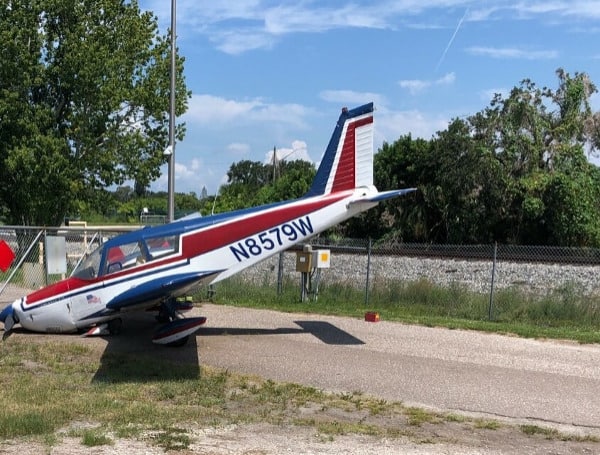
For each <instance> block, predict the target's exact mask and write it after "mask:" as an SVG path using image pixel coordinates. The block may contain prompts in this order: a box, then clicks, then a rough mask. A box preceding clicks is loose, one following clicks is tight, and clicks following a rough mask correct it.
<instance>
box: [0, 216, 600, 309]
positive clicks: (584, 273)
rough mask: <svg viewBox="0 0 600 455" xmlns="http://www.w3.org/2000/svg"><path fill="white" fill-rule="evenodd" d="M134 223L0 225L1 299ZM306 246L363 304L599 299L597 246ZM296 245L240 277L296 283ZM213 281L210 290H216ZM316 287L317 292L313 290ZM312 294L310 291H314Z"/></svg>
mask: <svg viewBox="0 0 600 455" xmlns="http://www.w3.org/2000/svg"><path fill="white" fill-rule="evenodd" d="M138 227H139V226H131V227H128V226H125V227H123V226H116V227H102V228H98V227H88V226H86V225H85V224H84V223H82V224H81V225H78V226H73V223H71V225H70V226H68V227H60V228H39V227H22V226H19V227H15V226H0V240H4V241H6V242H7V243H8V245H9V246H10V247H11V249H12V250H13V251H14V252H15V254H16V258H15V260H14V261H13V263H12V265H11V267H10V269H9V270H7V271H6V272H0V303H3V302H8V301H12V299H13V296H12V295H11V293H10V290H11V289H12V288H16V289H17V296H20V295H22V293H23V289H25V290H34V289H38V288H40V287H42V286H45V285H47V284H51V283H53V282H55V281H58V280H59V279H61V278H63V277H65V276H68V275H69V274H70V273H71V272H72V270H73V269H74V268H75V267H76V265H77V264H78V262H79V261H80V260H81V259H82V258H83V257H84V255H85V254H86V252H87V251H90V250H91V249H93V248H94V247H95V246H96V245H98V244H99V243H101V242H103V241H105V240H106V239H108V238H111V237H113V236H115V235H117V234H120V233H123V232H126V231H129V230H132V229H135V228H138ZM55 238H62V239H64V244H65V245H66V256H67V257H66V259H67V261H66V264H67V266H66V269H65V270H64V271H59V273H56V271H55V270H51V269H49V267H48V260H47V253H51V251H49V249H51V248H52V242H51V241H49V240H52V239H55ZM310 244H311V246H312V248H313V250H319V249H325V250H329V251H330V267H329V268H326V269H322V270H320V276H319V285H320V286H321V288H323V287H326V286H331V285H336V286H339V285H342V286H344V287H352V288H354V289H358V290H361V291H364V295H365V303H366V304H367V305H368V304H369V298H370V296H371V295H372V293H373V292H374V291H376V290H381V289H385V288H387V287H391V286H398V285H400V286H402V285H408V284H410V283H419V282H426V283H431V284H432V285H435V286H440V287H444V288H454V289H464V290H467V291H469V292H473V293H477V294H480V295H489V308H490V318H491V317H492V308H493V305H494V298H495V296H496V295H497V293H499V292H504V291H508V292H518V293H520V294H525V295H532V296H547V295H549V294H559V295H563V296H566V297H565V298H567V297H568V296H573V295H575V296H577V297H579V298H585V297H594V298H595V297H600V280H599V279H598V278H599V274H600V249H596V248H565V247H548V246H516V245H427V244H409V243H389V244H381V245H380V244H375V243H373V242H371V241H370V240H368V239H358V240H357V239H342V240H333V239H327V238H322V237H317V238H314V239H312V241H311V242H310ZM301 249H302V245H298V246H297V248H296V249H291V250H288V251H286V252H284V253H282V254H280V255H277V256H274V257H272V258H270V259H267V260H265V261H263V262H260V263H258V264H256V265H254V266H252V267H250V268H249V269H246V270H245V271H244V272H242V273H241V274H240V277H239V279H241V280H243V281H244V282H246V283H248V284H253V285H256V286H268V287H273V289H277V290H281V289H282V287H283V286H284V285H286V286H289V285H290V283H292V285H293V286H298V288H299V289H300V278H301V274H300V273H299V272H297V271H296V261H297V253H298V251H301ZM218 286H219V285H217V287H216V289H215V290H216V291H217V292H218ZM313 291H315V292H316V290H313ZM313 296H314V295H313Z"/></svg>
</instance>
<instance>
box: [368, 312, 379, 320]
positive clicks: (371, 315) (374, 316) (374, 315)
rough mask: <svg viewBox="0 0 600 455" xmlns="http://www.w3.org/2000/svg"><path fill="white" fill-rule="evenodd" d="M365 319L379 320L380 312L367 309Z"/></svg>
mask: <svg viewBox="0 0 600 455" xmlns="http://www.w3.org/2000/svg"><path fill="white" fill-rule="evenodd" d="M365 321H368V322H378V321H379V313H377V312H376V311H367V312H366V313H365Z"/></svg>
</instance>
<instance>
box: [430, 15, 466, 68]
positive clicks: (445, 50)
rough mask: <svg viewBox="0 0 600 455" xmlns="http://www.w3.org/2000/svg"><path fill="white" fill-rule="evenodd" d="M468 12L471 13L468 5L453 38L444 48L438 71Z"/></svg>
mask: <svg viewBox="0 0 600 455" xmlns="http://www.w3.org/2000/svg"><path fill="white" fill-rule="evenodd" d="M468 13H469V7H467V9H466V10H465V14H463V16H462V17H461V18H460V21H458V25H457V26H456V30H454V33H453V34H452V38H450V41H448V45H447V46H446V49H444V52H443V53H442V56H441V57H440V60H439V61H438V63H437V65H436V66H435V71H436V72H437V70H438V69H439V68H440V65H441V64H442V62H443V61H444V58H445V57H446V54H447V53H448V49H450V46H452V42H453V41H454V38H456V34H457V33H458V31H459V30H460V26H461V25H462V23H463V21H464V20H465V17H467V14H468Z"/></svg>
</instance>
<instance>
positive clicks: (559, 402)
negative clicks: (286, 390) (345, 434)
mask: <svg viewBox="0 0 600 455" xmlns="http://www.w3.org/2000/svg"><path fill="white" fill-rule="evenodd" d="M200 313H201V314H202V315H205V316H207V317H208V321H207V324H206V326H204V327H203V328H202V329H201V330H200V332H199V333H198V336H197V337H196V343H197V347H198V355H199V359H200V363H201V364H206V365H212V366H216V367H221V368H226V369H229V370H230V371H236V372H240V373H246V374H255V375H259V376H261V377H264V378H267V379H272V380H274V381H285V382H294V383H299V384H305V385H310V386H314V387H317V388H320V389H324V390H328V391H335V392H362V393H365V394H368V395H373V396H377V397H381V398H384V399H386V400H393V401H401V402H403V403H405V404H407V405H417V406H421V407H426V408H430V409H436V410H442V411H450V412H462V413H474V414H475V415H483V416H488V417H490V418H500V419H503V418H506V419H510V420H515V421H534V422H545V423H548V424H557V425H568V426H575V427H580V428H582V429H588V430H589V429H591V430H598V429H600V345H580V344H576V343H572V342H563V341H547V340H531V339H523V338H517V337H510V336H502V335H496V334H487V333H479V332H475V331H463V330H449V329H441V328H430V327H420V326H413V325H406V324H401V323H392V322H386V321H379V322H366V321H364V320H359V319H351V318H344V317H332V316H320V315H314V314H288V313H279V312H275V311H268V310H253V309H245V308H234V307H227V306H221V305H210V304H204V305H202V308H201V310H200ZM382 317H383V318H384V317H385V315H382Z"/></svg>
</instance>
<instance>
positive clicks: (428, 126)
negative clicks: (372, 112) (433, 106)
mask: <svg viewBox="0 0 600 455" xmlns="http://www.w3.org/2000/svg"><path fill="white" fill-rule="evenodd" d="M379 114H380V115H378V116H377V120H376V123H375V144H376V145H375V147H376V148H377V147H379V146H380V145H381V144H382V143H383V142H384V141H386V142H393V141H395V140H397V139H398V138H399V137H400V136H402V135H405V134H409V133H410V134H411V135H412V137H413V138H417V137H420V138H423V139H431V137H432V136H434V135H435V133H437V132H438V131H442V130H445V129H446V128H447V127H448V122H449V120H450V117H449V116H448V117H445V116H443V115H441V114H431V113H426V112H421V111H417V110H410V111H384V112H380V113H379Z"/></svg>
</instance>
